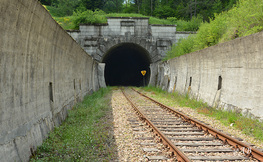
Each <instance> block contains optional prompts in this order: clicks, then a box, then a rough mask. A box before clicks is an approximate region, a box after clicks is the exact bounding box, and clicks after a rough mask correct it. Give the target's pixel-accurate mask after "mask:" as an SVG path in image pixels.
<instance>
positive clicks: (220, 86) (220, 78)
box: [217, 75, 222, 90]
mask: <svg viewBox="0 0 263 162" xmlns="http://www.w3.org/2000/svg"><path fill="white" fill-rule="evenodd" d="M221 88H222V77H221V75H220V76H219V77H218V87H217V90H220V89H221Z"/></svg>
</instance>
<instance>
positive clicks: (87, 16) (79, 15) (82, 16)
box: [73, 10, 107, 28]
mask: <svg viewBox="0 0 263 162" xmlns="http://www.w3.org/2000/svg"><path fill="white" fill-rule="evenodd" d="M73 16H74V20H73V23H74V25H75V28H78V26H79V24H90V25H91V24H103V23H107V19H106V13H105V12H104V11H102V10H95V11H94V12H93V11H91V10H86V11H84V12H74V14H73Z"/></svg>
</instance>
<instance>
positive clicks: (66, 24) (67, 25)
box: [53, 16, 75, 30]
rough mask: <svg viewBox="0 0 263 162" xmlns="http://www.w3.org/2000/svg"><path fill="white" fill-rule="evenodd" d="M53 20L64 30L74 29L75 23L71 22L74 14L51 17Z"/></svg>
mask: <svg viewBox="0 0 263 162" xmlns="http://www.w3.org/2000/svg"><path fill="white" fill-rule="evenodd" d="M53 18H54V20H56V22H57V23H58V24H59V25H60V26H61V27H62V28H63V29H65V30H69V29H75V25H74V23H73V19H74V16H66V17H53Z"/></svg>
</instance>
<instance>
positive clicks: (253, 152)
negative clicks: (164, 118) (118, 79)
mask: <svg viewBox="0 0 263 162" xmlns="http://www.w3.org/2000/svg"><path fill="white" fill-rule="evenodd" d="M132 89H133V88H132ZM133 90H134V91H136V92H137V93H139V94H140V95H142V96H143V97H146V98H148V99H150V100H151V101H153V102H155V103H156V104H157V105H159V106H161V107H162V108H164V109H166V110H168V111H169V112H171V113H173V114H176V115H177V116H178V117H181V118H182V119H183V120H185V121H187V122H189V123H191V124H193V125H195V126H197V127H198V128H199V129H202V130H203V131H205V132H207V133H209V134H211V135H213V136H214V137H215V138H217V139H220V140H222V141H224V142H225V143H227V144H229V145H231V146H233V147H234V148H235V149H238V150H240V151H242V152H243V153H245V154H246V155H247V156H249V157H250V156H252V157H254V158H255V159H257V160H259V161H263V152H261V151H259V150H258V149H256V148H253V147H251V146H249V145H247V144H245V143H243V142H241V141H238V140H236V139H234V138H233V137H231V136H229V135H226V134H224V133H222V132H220V131H218V130H216V129H214V128H212V127H210V126H207V125H205V124H203V123H201V122H199V121H197V120H195V119H191V118H190V117H188V116H187V115H185V114H183V113H181V112H179V111H176V110H174V109H172V108H171V107H168V106H165V105H163V104H162V103H160V102H158V101H156V100H154V99H152V98H150V97H148V96H146V95H144V94H143V93H141V92H139V91H137V90H135V89H133Z"/></svg>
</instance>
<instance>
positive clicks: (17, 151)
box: [13, 139, 22, 161]
mask: <svg viewBox="0 0 263 162" xmlns="http://www.w3.org/2000/svg"><path fill="white" fill-rule="evenodd" d="M13 142H14V146H15V150H16V153H17V156H18V158H19V160H20V161H22V159H21V156H20V154H19V150H18V147H17V144H16V140H15V139H14V140H13Z"/></svg>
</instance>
